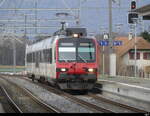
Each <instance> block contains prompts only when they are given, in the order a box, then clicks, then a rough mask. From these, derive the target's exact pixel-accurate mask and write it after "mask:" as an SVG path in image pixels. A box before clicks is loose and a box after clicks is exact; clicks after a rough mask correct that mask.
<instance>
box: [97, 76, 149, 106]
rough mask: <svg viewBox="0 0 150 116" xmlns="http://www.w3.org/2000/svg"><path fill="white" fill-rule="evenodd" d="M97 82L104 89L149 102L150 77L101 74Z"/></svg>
mask: <svg viewBox="0 0 150 116" xmlns="http://www.w3.org/2000/svg"><path fill="white" fill-rule="evenodd" d="M97 84H98V85H100V86H99V87H100V88H101V89H102V90H104V91H107V92H112V93H116V94H119V95H122V96H125V97H130V98H134V99H137V100H143V101H145V102H149V103H150V79H148V78H138V77H123V76H116V77H109V76H101V77H99V79H98V82H97Z"/></svg>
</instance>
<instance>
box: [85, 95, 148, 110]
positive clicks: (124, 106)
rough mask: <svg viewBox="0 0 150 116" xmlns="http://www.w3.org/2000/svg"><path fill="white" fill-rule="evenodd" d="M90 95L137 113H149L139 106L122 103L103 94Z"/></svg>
mask: <svg viewBox="0 0 150 116" xmlns="http://www.w3.org/2000/svg"><path fill="white" fill-rule="evenodd" d="M88 96H89V97H92V98H94V99H96V100H97V101H103V102H106V103H109V104H111V105H115V106H118V107H121V108H124V109H127V110H130V111H133V112H136V113H147V111H145V110H141V109H138V108H135V107H132V106H129V105H126V104H122V103H119V102H116V101H112V100H110V99H107V98H104V97H103V96H102V95H98V96H97V95H95V94H92V93H89V94H88Z"/></svg>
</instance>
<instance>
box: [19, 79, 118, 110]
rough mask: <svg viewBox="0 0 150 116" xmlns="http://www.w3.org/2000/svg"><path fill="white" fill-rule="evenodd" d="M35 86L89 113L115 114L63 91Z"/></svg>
mask: <svg viewBox="0 0 150 116" xmlns="http://www.w3.org/2000/svg"><path fill="white" fill-rule="evenodd" d="M16 78H19V77H16ZM19 79H20V78H19ZM21 79H24V80H26V81H28V82H30V83H31V82H32V81H31V80H29V79H28V78H21ZM32 83H33V82H32ZM35 84H37V85H39V86H41V87H43V88H45V89H47V90H48V91H50V92H52V93H55V94H57V95H59V96H62V97H64V98H66V99H68V100H69V101H72V102H74V103H76V104H79V105H81V106H83V107H85V108H86V109H89V110H90V111H93V112H97V113H115V112H113V111H111V110H108V109H105V108H103V107H100V106H97V105H95V104H92V103H89V102H86V101H84V100H81V99H79V98H77V97H75V96H73V95H70V94H68V93H66V92H64V91H61V90H59V89H56V88H54V87H51V86H48V85H47V84H46V83H45V84H42V83H35Z"/></svg>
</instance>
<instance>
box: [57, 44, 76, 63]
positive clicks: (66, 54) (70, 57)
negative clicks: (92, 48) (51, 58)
mask: <svg viewBox="0 0 150 116" xmlns="http://www.w3.org/2000/svg"><path fill="white" fill-rule="evenodd" d="M58 53H59V61H60V62H68V61H75V60H76V47H75V43H73V42H61V43H60V44H59V49H58Z"/></svg>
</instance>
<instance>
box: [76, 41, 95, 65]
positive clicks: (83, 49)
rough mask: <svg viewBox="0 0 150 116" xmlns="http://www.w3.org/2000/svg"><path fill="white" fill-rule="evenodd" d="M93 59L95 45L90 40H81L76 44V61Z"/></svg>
mask: <svg viewBox="0 0 150 116" xmlns="http://www.w3.org/2000/svg"><path fill="white" fill-rule="evenodd" d="M94 60H95V47H94V43H92V42H84V43H83V42H82V43H79V46H78V61H80V62H82V61H84V62H91V61H94Z"/></svg>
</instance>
